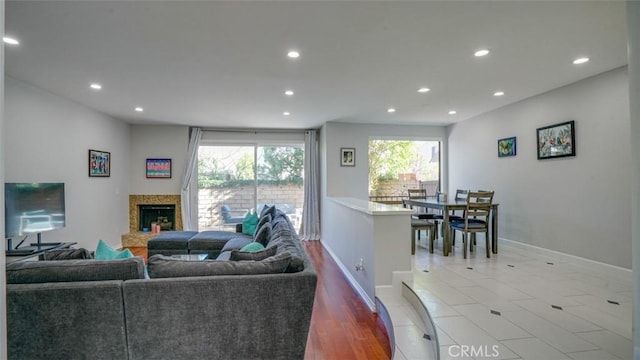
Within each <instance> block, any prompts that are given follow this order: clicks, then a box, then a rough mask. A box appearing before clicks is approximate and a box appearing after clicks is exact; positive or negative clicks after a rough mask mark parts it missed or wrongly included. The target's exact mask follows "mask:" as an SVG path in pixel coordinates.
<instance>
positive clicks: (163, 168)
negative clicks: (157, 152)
mask: <svg viewBox="0 0 640 360" xmlns="http://www.w3.org/2000/svg"><path fill="white" fill-rule="evenodd" d="M147 179H171V159H147Z"/></svg>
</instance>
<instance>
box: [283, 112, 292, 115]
mask: <svg viewBox="0 0 640 360" xmlns="http://www.w3.org/2000/svg"><path fill="white" fill-rule="evenodd" d="M282 115H284V116H289V115H291V113H290V112H288V111H285V112H283V113H282Z"/></svg>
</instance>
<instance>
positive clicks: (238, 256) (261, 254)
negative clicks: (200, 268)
mask: <svg viewBox="0 0 640 360" xmlns="http://www.w3.org/2000/svg"><path fill="white" fill-rule="evenodd" d="M277 251H278V247H277V246H272V247H269V248H266V249H264V250H260V251H256V252H248V251H239V250H233V251H231V255H230V256H229V260H232V261H242V260H253V261H260V260H264V259H266V258H268V257H272V256H275V255H276V252H277ZM218 260H221V259H220V257H218Z"/></svg>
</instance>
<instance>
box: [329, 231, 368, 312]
mask: <svg viewBox="0 0 640 360" xmlns="http://www.w3.org/2000/svg"><path fill="white" fill-rule="evenodd" d="M321 244H322V247H323V248H324V249H325V250H327V252H328V253H329V255H331V257H332V258H333V261H335V262H336V264H337V265H338V267H339V268H340V271H342V274H343V275H344V277H345V278H346V279H347V281H348V282H349V284H351V287H352V288H353V289H354V290H355V291H356V292H357V293H358V295H360V297H361V298H362V300H364V302H365V304H367V306H368V307H369V309H370V310H371V312H373V313H375V312H377V310H376V303H375V301H374V300H373V299H371V298H370V297H369V295H368V294H367V292H366V291H365V290H364V289H363V288H362V286H360V284H359V283H358V281H356V279H355V278H354V277H353V276H352V275H351V273H350V272H349V269H348V268H347V267H346V266H345V265H344V264H343V263H342V261H340V259H339V258H338V256H336V254H334V253H333V251H331V249H330V248H329V247H327V246H326V245H325V243H324V242H321Z"/></svg>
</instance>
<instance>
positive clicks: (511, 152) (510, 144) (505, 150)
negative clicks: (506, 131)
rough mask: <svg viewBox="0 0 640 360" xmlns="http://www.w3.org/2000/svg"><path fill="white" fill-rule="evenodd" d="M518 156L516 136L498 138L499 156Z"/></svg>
mask: <svg viewBox="0 0 640 360" xmlns="http://www.w3.org/2000/svg"><path fill="white" fill-rule="evenodd" d="M506 156H516V137H515V136H512V137H508V138H504V139H500V140H498V157H506Z"/></svg>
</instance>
